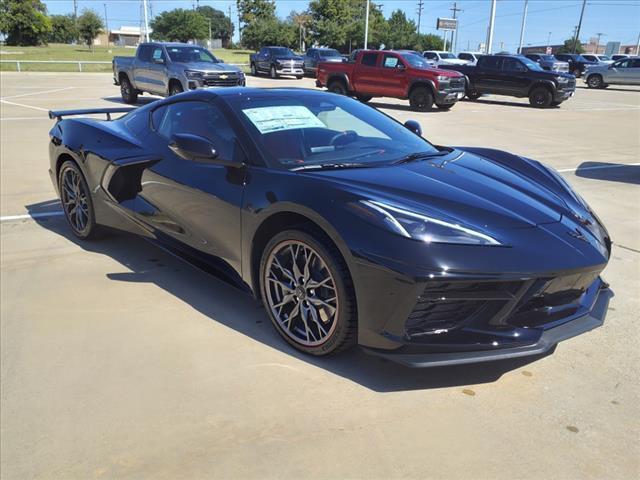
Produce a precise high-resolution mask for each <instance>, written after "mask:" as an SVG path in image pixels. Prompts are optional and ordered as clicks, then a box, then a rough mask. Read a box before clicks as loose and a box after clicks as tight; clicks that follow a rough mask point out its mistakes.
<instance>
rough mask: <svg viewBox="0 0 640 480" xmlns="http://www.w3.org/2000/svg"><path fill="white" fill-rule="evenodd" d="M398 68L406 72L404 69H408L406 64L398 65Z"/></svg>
mask: <svg viewBox="0 0 640 480" xmlns="http://www.w3.org/2000/svg"><path fill="white" fill-rule="evenodd" d="M396 68H397V69H398V70H404V69H405V68H407V67H405V66H404V64H402V63H398V65H396Z"/></svg>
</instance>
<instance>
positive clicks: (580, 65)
mask: <svg viewBox="0 0 640 480" xmlns="http://www.w3.org/2000/svg"><path fill="white" fill-rule="evenodd" d="M556 58H557V59H558V60H561V61H563V62H567V63H568V64H569V72H570V73H572V74H573V75H575V77H576V78H577V77H580V76H582V74H583V73H584V71H585V70H586V69H587V67H592V66H594V65H598V63H597V62H590V61H589V60H587V59H586V58H584V57H583V56H582V55H578V54H577V53H556Z"/></svg>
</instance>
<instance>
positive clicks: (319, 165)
mask: <svg viewBox="0 0 640 480" xmlns="http://www.w3.org/2000/svg"><path fill="white" fill-rule="evenodd" d="M367 166H368V165H366V164H364V163H317V164H314V165H302V166H300V167H295V168H292V169H290V171H292V172H298V171H300V170H336V169H339V168H362V167H367Z"/></svg>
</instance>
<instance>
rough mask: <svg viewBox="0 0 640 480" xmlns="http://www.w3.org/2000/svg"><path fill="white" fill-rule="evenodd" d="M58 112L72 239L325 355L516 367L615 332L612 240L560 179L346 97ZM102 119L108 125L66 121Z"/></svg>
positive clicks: (61, 183)
mask: <svg viewBox="0 0 640 480" xmlns="http://www.w3.org/2000/svg"><path fill="white" fill-rule="evenodd" d="M123 111H127V110H126V109H123V108H116V109H95V110H76V111H67V112H51V113H50V116H51V118H57V119H58V122H57V123H56V125H55V126H54V127H53V129H52V130H51V132H50V136H51V143H50V157H51V170H50V174H51V178H52V180H53V183H54V185H55V187H56V189H57V190H58V192H59V194H60V197H61V200H62V205H63V207H64V211H65V213H66V218H67V220H68V221H69V225H70V227H71V229H72V230H73V233H74V234H75V235H76V236H78V237H80V238H82V239H89V238H91V237H93V236H94V235H95V234H96V233H97V232H98V230H99V228H100V227H103V226H108V227H112V228H116V229H121V230H127V231H130V232H134V233H137V234H140V235H143V236H145V237H147V238H148V239H150V240H151V241H153V242H155V243H157V244H158V245H160V246H162V247H163V248H165V249H170V250H171V251H173V252H175V253H177V254H179V255H181V256H182V257H184V258H186V259H187V260H189V261H191V262H193V263H195V264H197V265H199V266H200V267H203V268H210V269H215V270H216V271H217V272H218V273H219V274H221V275H223V276H224V277H225V278H227V279H228V280H231V281H233V282H235V283H236V284H238V285H240V286H242V287H244V288H246V289H247V290H249V291H250V292H253V294H254V295H255V296H256V297H261V299H262V301H263V303H264V305H265V307H266V310H267V312H268V315H269V317H270V318H271V320H272V322H273V324H274V326H275V328H276V330H277V331H278V333H279V334H280V335H281V336H282V337H283V338H284V339H285V340H286V341H287V342H289V343H290V344H291V345H293V346H294V347H295V348H297V349H299V350H301V351H304V352H307V353H310V354H314V355H325V354H330V353H335V352H338V351H341V350H343V349H345V348H347V347H349V346H351V345H353V344H356V343H358V344H360V345H362V346H364V347H366V349H367V351H368V352H370V353H375V354H378V355H383V356H388V357H389V358H391V359H394V360H396V361H399V362H402V363H405V364H408V365H412V366H433V365H443V364H456V363H468V362H478V361H486V360H495V359H499V358H509V357H519V356H525V355H533V354H538V353H542V352H545V351H547V350H549V349H550V348H551V347H553V346H554V345H555V344H556V343H557V342H558V341H560V340H563V339H565V338H569V337H572V336H575V335H578V334H580V333H583V332H585V331H587V330H590V329H592V328H595V327H597V326H599V325H601V324H602V322H603V319H604V314H605V312H606V309H607V304H608V300H609V296H610V291H609V289H608V288H607V285H606V283H604V282H603V280H601V279H600V276H599V275H600V272H601V271H602V270H603V269H604V267H605V266H606V265H607V262H608V260H609V255H610V250H611V241H610V239H609V235H608V233H607V231H606V229H605V227H604V226H603V225H602V222H601V221H600V220H599V219H598V217H596V215H595V214H594V213H593V212H592V211H591V209H590V208H589V207H588V206H587V205H586V203H585V202H584V200H582V199H581V198H580V197H579V196H578V195H577V194H576V193H575V192H574V191H573V190H572V189H571V188H570V187H569V186H568V185H567V183H565V181H564V180H563V179H562V178H561V177H560V175H558V174H557V173H556V172H554V171H553V170H551V169H550V168H548V167H545V166H544V165H542V164H540V163H539V162H537V161H534V160H530V159H527V158H523V157H520V156H517V155H513V154H509V153H505V152H502V151H497V150H490V149H485V148H450V147H443V146H436V145H433V144H431V143H429V142H428V141H427V140H425V139H424V138H422V136H421V131H420V126H419V125H418V124H417V123H416V122H412V121H409V122H407V123H406V124H405V125H402V124H400V123H398V122H396V121H395V120H393V119H391V118H390V117H388V116H386V115H384V114H383V113H381V112H379V111H377V110H375V109H374V108H371V107H369V106H366V105H363V104H362V103H360V102H358V101H355V100H352V99H350V98H347V97H344V96H338V95H334V94H330V93H325V92H318V91H309V90H302V89H270V90H261V89H250V88H228V89H224V90H198V91H193V92H187V93H184V94H180V95H177V96H174V97H170V98H167V99H164V100H160V101H157V102H153V103H151V104H149V105H146V106H143V107H140V108H137V109H135V110H131V111H128V113H127V114H126V115H124V116H122V117H120V118H118V119H116V120H111V119H110V115H111V114H112V113H118V112H123ZM89 113H92V114H97V113H100V114H106V115H107V120H106V121H104V120H96V119H90V118H69V119H64V118H63V117H66V116H73V115H79V114H89Z"/></svg>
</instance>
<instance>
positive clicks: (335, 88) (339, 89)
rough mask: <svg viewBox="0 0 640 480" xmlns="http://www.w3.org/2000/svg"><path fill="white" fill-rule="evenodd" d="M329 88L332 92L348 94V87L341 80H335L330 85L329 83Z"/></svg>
mask: <svg viewBox="0 0 640 480" xmlns="http://www.w3.org/2000/svg"><path fill="white" fill-rule="evenodd" d="M327 90H329V91H330V92H331V93H337V94H338V95H346V94H347V87H345V86H344V83H343V82H342V81H340V80H333V81H331V82H329V85H327Z"/></svg>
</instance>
